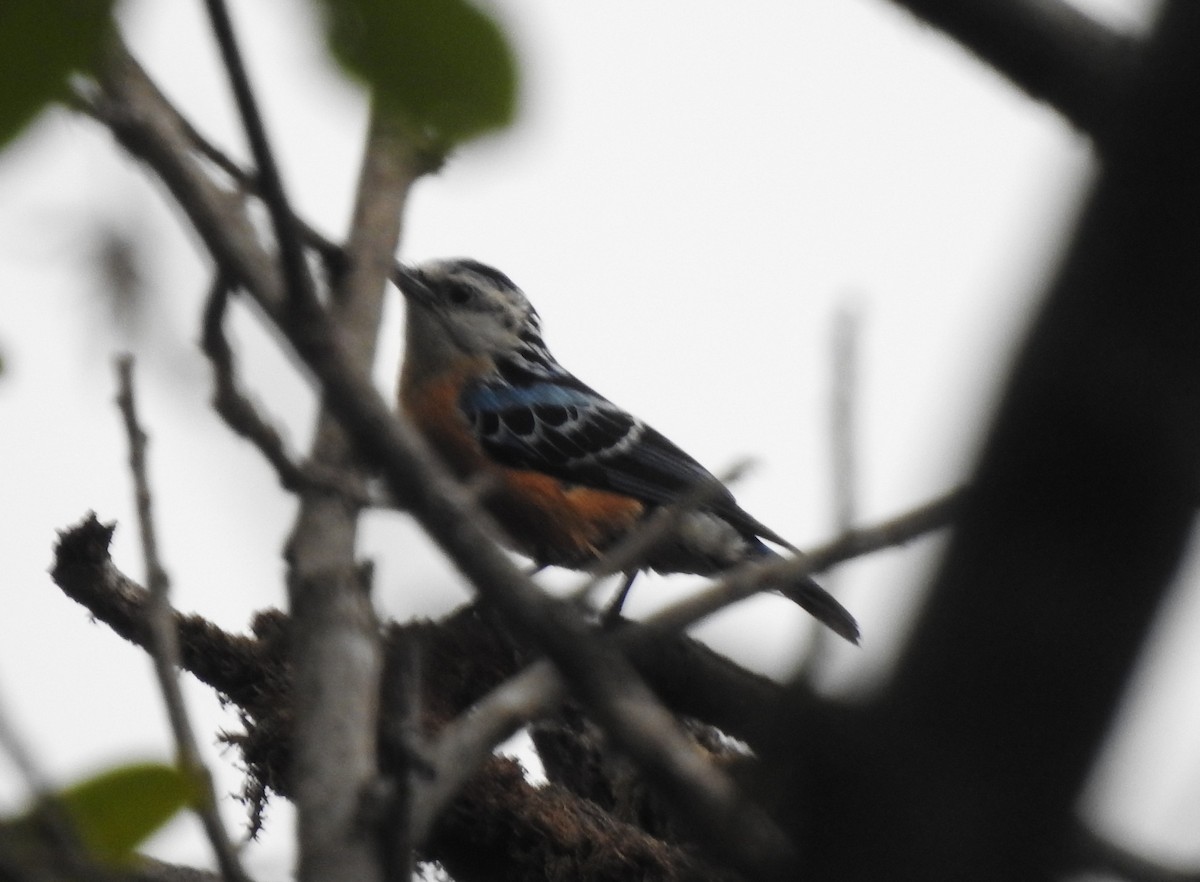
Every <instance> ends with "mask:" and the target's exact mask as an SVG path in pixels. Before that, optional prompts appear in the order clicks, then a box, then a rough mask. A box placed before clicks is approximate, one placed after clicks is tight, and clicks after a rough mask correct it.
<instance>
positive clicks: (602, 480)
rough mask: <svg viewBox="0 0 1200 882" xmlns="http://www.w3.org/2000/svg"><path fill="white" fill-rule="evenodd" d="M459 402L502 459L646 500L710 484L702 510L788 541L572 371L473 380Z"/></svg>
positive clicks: (656, 501)
mask: <svg viewBox="0 0 1200 882" xmlns="http://www.w3.org/2000/svg"><path fill="white" fill-rule="evenodd" d="M459 406H460V407H461V408H462V411H463V414H464V415H465V416H466V418H467V421H468V422H469V423H470V425H471V427H472V430H473V431H474V433H475V436H476V438H478V440H479V442H480V444H481V445H482V446H483V448H484V450H485V451H487V453H488V454H489V455H490V456H492V457H494V458H495V459H496V460H497V461H498V462H502V463H504V464H505V465H509V466H514V467H517V468H524V469H531V470H533V471H538V472H543V473H545V474H548V475H552V476H553V477H556V478H559V479H560V480H563V481H568V482H570V483H572V484H578V485H582V486H586V487H592V488H595V489H598V490H611V491H613V492H616V493H623V494H625V495H627V496H632V497H634V498H636V499H640V500H642V501H643V502H647V503H650V504H653V505H663V504H666V503H670V502H673V501H675V500H677V499H679V498H680V497H681V496H683V495H684V494H686V493H687V492H688V491H690V490H692V489H693V488H695V487H697V486H700V485H704V484H711V485H712V488H713V491H712V494H711V495H710V496H709V498H708V500H707V501H706V503H705V506H704V507H705V508H706V509H708V510H710V511H713V512H715V513H717V514H719V515H721V517H723V518H725V519H726V520H728V521H729V522H730V523H731V524H732V525H733V526H735V527H736V528H737V529H738V530H739V531H742V532H744V533H746V534H747V535H755V536H762V537H764V538H766V539H768V540H769V541H771V542H775V543H778V544H780V545H785V546H787V545H788V543H787V542H785V541H784V540H783V539H782V538H781V537H780V536H778V535H777V534H775V533H774V532H773V531H771V530H770V529H768V528H767V527H766V526H764V525H763V524H761V523H759V522H758V521H757V520H755V519H754V518H753V517H751V516H750V515H749V514H748V513H747V512H745V511H744V510H743V509H742V508H741V507H740V506H738V504H737V502H735V501H734V498H733V495H732V494H731V493H730V492H729V491H728V490H727V489H726V488H725V487H724V486H722V485H721V484H720V482H718V481H717V479H716V478H715V477H714V476H713V475H712V473H710V472H709V471H708V470H707V469H705V468H704V466H702V465H700V463H698V462H696V460H694V459H693V458H692V457H690V456H688V455H687V454H686V453H684V451H682V450H681V449H679V447H677V446H676V445H674V444H672V443H671V442H670V441H669V440H667V438H665V437H664V436H663V435H661V434H660V433H659V432H657V431H655V430H654V429H652V428H651V427H650V426H647V425H646V424H645V423H643V422H641V421H640V420H638V419H636V418H635V417H633V416H631V415H629V414H628V413H626V412H625V411H623V410H622V409H621V408H619V407H617V406H616V405H615V404H613V403H612V402H611V401H609V400H608V399H607V398H605V397H604V396H602V395H600V394H599V393H597V392H595V391H593V390H592V389H590V388H588V387H587V386H585V385H584V384H583V383H581V382H579V381H578V380H576V379H575V378H574V377H572V376H569V375H564V376H562V377H556V378H545V377H543V378H539V379H536V380H532V381H531V382H526V383H522V384H521V385H514V384H511V383H508V382H505V381H502V380H494V381H490V382H481V383H476V384H472V385H469V386H468V387H467V388H466V389H464V390H463V394H462V396H461V398H460V399H459ZM788 547H790V546H788Z"/></svg>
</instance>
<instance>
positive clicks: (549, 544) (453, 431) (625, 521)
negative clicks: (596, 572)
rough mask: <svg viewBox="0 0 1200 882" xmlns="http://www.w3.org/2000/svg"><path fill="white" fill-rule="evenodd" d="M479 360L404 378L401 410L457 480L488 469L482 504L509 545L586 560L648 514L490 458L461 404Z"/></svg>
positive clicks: (544, 557) (625, 501)
mask: <svg viewBox="0 0 1200 882" xmlns="http://www.w3.org/2000/svg"><path fill="white" fill-rule="evenodd" d="M478 370H479V366H478V365H476V364H472V363H470V362H467V363H464V364H463V366H462V367H461V369H459V370H456V371H454V372H452V373H442V374H440V375H438V376H437V378H436V379H429V380H426V381H424V382H420V381H417V382H413V381H411V378H404V380H402V382H401V388H400V402H401V406H402V407H403V409H404V413H405V414H406V415H407V416H408V418H409V419H410V420H412V421H413V423H414V424H415V425H416V427H417V428H418V429H419V430H420V431H421V434H422V435H424V436H425V440H426V441H428V442H429V443H430V445H432V446H433V448H434V449H435V450H437V452H438V453H439V454H440V455H441V457H442V459H443V460H444V461H445V462H446V464H447V465H448V466H449V467H450V468H451V469H452V470H453V471H454V473H455V474H456V475H458V477H459V478H460V479H463V480H467V479H470V478H473V477H477V476H491V477H492V478H493V479H494V483H492V484H490V485H488V486H487V488H486V491H485V496H484V504H485V506H486V507H487V509H488V511H489V512H490V513H491V514H492V516H493V517H495V518H496V520H497V521H498V522H499V524H500V526H501V528H503V529H504V531H505V532H506V533H507V535H508V537H509V539H510V541H511V544H512V546H513V548H514V549H515V550H516V551H519V552H520V553H522V554H525V555H527V556H529V557H531V558H533V559H534V560H535V561H536V562H537V563H540V564H553V565H556V566H567V567H586V565H587V564H588V563H589V562H591V561H592V560H594V559H595V558H596V557H598V556H599V555H600V554H601V553H602V552H603V551H604V550H605V549H606V548H608V547H609V546H610V545H612V544H613V543H614V542H616V541H618V540H619V539H621V537H622V536H624V535H625V533H627V532H628V531H629V529H630V528H631V527H633V525H634V524H636V523H637V521H638V520H639V519H640V518H641V517H642V515H644V514H645V511H646V506H645V505H644V504H643V503H642V502H640V501H639V500H637V499H634V498H633V497H631V496H625V495H623V494H619V493H609V492H607V491H605V490H594V489H592V488H590V487H582V486H580V485H577V484H568V483H565V482H563V481H560V480H559V479H558V478H554V477H552V476H550V475H546V474H543V473H542V472H536V471H532V470H530V469H520V468H511V467H509V466H504V465H501V464H499V463H497V462H495V461H493V460H492V459H491V458H490V457H489V456H488V455H487V453H485V452H484V450H483V448H482V447H481V446H480V444H479V442H478V441H477V440H476V439H475V437H474V436H473V435H472V434H471V432H470V429H469V427H468V425H467V422H466V419H465V418H464V417H463V415H462V412H461V411H460V410H459V408H458V397H459V394H460V393H461V391H462V387H463V384H464V383H465V382H466V381H467V380H468V379H469V378H471V377H473V376H475V375H476V374H477V372H478Z"/></svg>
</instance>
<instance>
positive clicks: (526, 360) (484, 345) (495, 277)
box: [394, 258, 560, 374]
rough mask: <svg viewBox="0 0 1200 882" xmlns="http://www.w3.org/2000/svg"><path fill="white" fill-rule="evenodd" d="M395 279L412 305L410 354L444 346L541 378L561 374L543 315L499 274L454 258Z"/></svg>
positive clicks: (404, 272)
mask: <svg viewBox="0 0 1200 882" xmlns="http://www.w3.org/2000/svg"><path fill="white" fill-rule="evenodd" d="M394 278H395V281H396V284H397V285H398V286H399V287H400V290H401V291H402V292H403V293H404V296H405V298H406V299H407V300H408V303H409V305H410V310H409V346H410V348H411V347H413V346H414V345H416V346H418V347H419V348H421V349H422V350H430V351H432V350H436V349H439V348H441V347H439V346H438V345H437V344H438V343H442V344H445V345H446V346H449V347H452V348H453V349H454V350H456V351H458V352H459V353H461V354H464V355H486V356H491V357H492V358H494V359H496V360H497V362H508V363H510V364H514V363H515V364H516V365H518V366H520V367H521V368H522V369H524V370H527V371H529V372H531V373H535V374H547V373H554V372H556V371H557V370H560V369H559V368H558V366H557V364H556V363H555V361H554V358H553V356H551V355H550V353H549V351H548V350H547V349H546V344H545V342H544V341H543V340H542V326H541V319H540V318H539V317H538V314H537V310H535V309H534V308H533V305H532V304H531V303H530V302H529V300H528V298H526V296H525V294H524V293H523V292H522V291H521V289H520V288H518V287H517V286H516V284H514V283H513V281H512V279H510V278H509V277H508V276H506V275H505V274H504V273H502V272H500V271H499V270H498V269H495V268H493V267H490V266H488V265H486V264H483V263H480V262H479V261H477V260H471V259H468V258H452V259H443V260H432V261H428V262H426V263H422V264H420V265H418V266H416V267H411V268H410V267H403V268H400V269H398V270H397V271H396V273H395V275H394ZM414 332H415V334H416V335H418V336H419V337H421V338H422V339H414ZM433 337H440V338H444V339H440V340H435V339H430V338H433Z"/></svg>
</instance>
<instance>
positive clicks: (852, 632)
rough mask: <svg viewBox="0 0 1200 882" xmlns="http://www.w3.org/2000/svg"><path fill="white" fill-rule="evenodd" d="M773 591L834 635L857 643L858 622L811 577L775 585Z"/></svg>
mask: <svg viewBox="0 0 1200 882" xmlns="http://www.w3.org/2000/svg"><path fill="white" fill-rule="evenodd" d="M775 590H776V591H778V592H779V593H780V594H782V595H783V596H784V597H786V598H787V599H788V600H790V601H792V602H793V603H795V604H796V605H797V606H799V607H800V608H801V609H803V610H804V611H805V612H807V613H808V614H809V615H811V616H812V617H813V618H815V619H816V620H817V621H818V622H820V623H821V624H823V625H825V626H826V627H827V628H829V629H830V630H831V631H833V632H834V633H835V634H838V635H839V636H841V637H845V638H846V639H847V640H849V641H850V642H851V643H854V644H857V643H858V622H856V621H855V620H854V616H852V615H850V613H849V611H847V609H846V607H844V606H842V605H841V604H840V603H838V602H837V601H836V600H834V599H833V595H832V594H830V593H829V592H828V591H826V590H825V589H824V588H822V587H821V586H820V585H818V584H817V583H816V582H815V581H813V579H812V578H811V577H809V576H802V577H801V578H800V579H798V580H796V581H795V582H792V583H790V584H787V585H777V586H775Z"/></svg>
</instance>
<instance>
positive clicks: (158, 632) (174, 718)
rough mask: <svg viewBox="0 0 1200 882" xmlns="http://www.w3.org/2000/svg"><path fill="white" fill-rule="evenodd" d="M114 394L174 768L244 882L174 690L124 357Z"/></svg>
mask: <svg viewBox="0 0 1200 882" xmlns="http://www.w3.org/2000/svg"><path fill="white" fill-rule="evenodd" d="M117 375H118V381H119V387H120V391H119V393H118V395H117V405H118V407H119V408H120V410H121V415H122V417H123V418H124V423H125V432H126V435H127V436H128V439H129V466H130V470H131V471H132V473H133V482H134V493H135V499H136V505H137V515H138V525H139V529H140V532H141V543H142V554H143V556H144V558H145V565H146V587H147V590H148V591H149V605H148V606H147V609H146V613H147V620H148V624H149V628H150V636H151V647H150V655H151V658H153V660H154V671H155V674H156V675H157V676H158V682H159V687H160V688H161V690H162V694H163V701H164V703H165V704H166V707H167V717H168V719H169V720H170V723H171V731H172V733H173V734H174V736H175V746H176V749H177V750H178V753H179V764H180V765H181V766H182V768H183V770H184V772H185V773H186V774H187V775H188V776H189V777H190V778H191V779H192V780H193V781H194V782H195V783H196V785H197V786H198V787H199V788H200V791H201V794H200V802H199V804H198V805H196V806H195V810H196V812H197V814H198V815H199V816H200V820H201V822H202V824H203V825H204V832H205V833H206V834H207V835H208V839H209V842H210V843H211V844H212V847H213V852H214V853H215V855H216V858H217V863H218V865H219V866H220V868H221V874H222V875H223V876H224V877H225V878H226V879H227V880H230V882H249V878H250V877H249V876H247V875H246V873H245V871H244V870H243V869H242V866H241V863H240V861H239V860H238V856H237V850H236V849H235V848H234V846H233V843H232V842H231V841H230V839H229V835H228V833H226V831H225V827H224V825H223V824H222V823H221V818H220V816H219V815H218V813H217V798H216V792H215V790H214V788H213V781H212V775H211V773H210V772H209V770H208V768H207V767H206V766H205V765H204V761H203V760H202V759H201V757H200V750H199V748H198V747H197V745H196V739H195V736H194V735H193V734H192V726H191V723H190V721H189V719H188V713H187V707H186V706H185V704H184V701H183V693H182V691H181V690H180V688H179V678H178V674H177V669H178V668H179V664H180V663H179V633H178V631H176V629H175V623H174V618H173V615H172V609H171V605H170V600H169V597H168V594H169V591H170V579H169V578H168V577H167V572H166V570H165V569H164V568H163V566H162V563H161V560H160V558H159V555H158V540H157V537H156V533H155V529H154V516H153V514H154V513H153V498H152V496H151V493H150V481H149V477H148V475H147V468H146V443H147V438H146V433H145V432H144V431H143V430H142V427H141V424H140V423H139V421H138V416H137V402H136V399H135V397H134V386H133V357H132V356H130V355H124V356H122V357H120V358H119V359H118V360H117Z"/></svg>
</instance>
